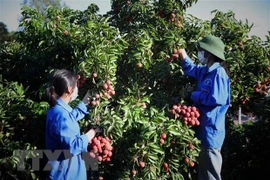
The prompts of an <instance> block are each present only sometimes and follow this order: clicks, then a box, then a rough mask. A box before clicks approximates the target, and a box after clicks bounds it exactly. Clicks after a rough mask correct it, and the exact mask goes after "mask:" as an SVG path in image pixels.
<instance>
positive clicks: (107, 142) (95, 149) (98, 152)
mask: <svg viewBox="0 0 270 180" xmlns="http://www.w3.org/2000/svg"><path fill="white" fill-rule="evenodd" d="M89 150H90V152H89V155H90V156H91V157H92V158H97V159H98V161H100V162H110V161H111V157H112V150H113V147H112V145H111V139H110V138H109V137H102V136H97V137H94V138H93V139H92V140H91V142H90V144H89Z"/></svg>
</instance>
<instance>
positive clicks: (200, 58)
mask: <svg viewBox="0 0 270 180" xmlns="http://www.w3.org/2000/svg"><path fill="white" fill-rule="evenodd" d="M198 59H199V61H200V62H201V63H202V64H203V65H204V64H207V62H208V58H206V57H204V51H198Z"/></svg>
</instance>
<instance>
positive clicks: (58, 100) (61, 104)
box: [56, 98, 72, 112]
mask: <svg viewBox="0 0 270 180" xmlns="http://www.w3.org/2000/svg"><path fill="white" fill-rule="evenodd" d="M56 104H58V105H60V106H62V107H63V108H64V109H65V110H67V111H68V112H71V111H72V108H71V107H70V106H69V105H68V104H67V103H66V102H64V101H63V100H62V99H60V98H58V99H57V100H56Z"/></svg>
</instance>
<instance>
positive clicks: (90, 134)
mask: <svg viewBox="0 0 270 180" xmlns="http://www.w3.org/2000/svg"><path fill="white" fill-rule="evenodd" d="M86 135H87V138H88V142H90V141H91V140H92V139H93V138H94V137H95V136H96V131H95V130H94V129H90V130H89V131H88V132H87V133H86Z"/></svg>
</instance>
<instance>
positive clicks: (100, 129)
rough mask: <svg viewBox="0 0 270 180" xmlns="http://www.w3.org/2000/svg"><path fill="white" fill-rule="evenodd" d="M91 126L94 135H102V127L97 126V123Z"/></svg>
mask: <svg viewBox="0 0 270 180" xmlns="http://www.w3.org/2000/svg"><path fill="white" fill-rule="evenodd" d="M91 128H92V129H94V130H95V132H96V136H99V135H102V134H103V132H104V129H103V127H102V126H99V125H93V126H91Z"/></svg>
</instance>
